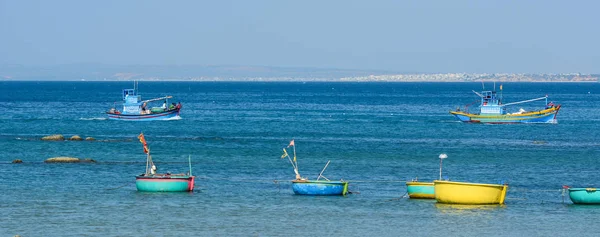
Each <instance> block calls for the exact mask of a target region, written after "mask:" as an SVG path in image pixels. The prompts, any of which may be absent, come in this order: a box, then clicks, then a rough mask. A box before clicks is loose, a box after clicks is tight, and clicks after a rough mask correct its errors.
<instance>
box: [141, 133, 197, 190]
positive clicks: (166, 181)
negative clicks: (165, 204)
mask: <svg viewBox="0 0 600 237" xmlns="http://www.w3.org/2000/svg"><path fill="white" fill-rule="evenodd" d="M138 138H139V139H140V142H141V143H142V144H143V145H144V153H146V172H145V173H143V174H141V175H138V176H136V177H135V186H136V188H137V190H138V191H140V192H191V191H193V190H194V179H195V176H192V164H191V158H190V157H188V161H189V164H190V165H189V166H190V167H189V168H190V170H189V172H188V173H187V174H171V173H166V174H158V173H156V165H154V162H153V161H152V156H150V149H149V148H148V144H147V143H146V139H145V138H144V134H143V133H141V134H140V135H139V136H138Z"/></svg>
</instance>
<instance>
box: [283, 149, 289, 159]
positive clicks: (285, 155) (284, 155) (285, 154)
mask: <svg viewBox="0 0 600 237" xmlns="http://www.w3.org/2000/svg"><path fill="white" fill-rule="evenodd" d="M287 156H288V153H287V151H286V150H285V148H283V155H281V159H283V158H285V157H287Z"/></svg>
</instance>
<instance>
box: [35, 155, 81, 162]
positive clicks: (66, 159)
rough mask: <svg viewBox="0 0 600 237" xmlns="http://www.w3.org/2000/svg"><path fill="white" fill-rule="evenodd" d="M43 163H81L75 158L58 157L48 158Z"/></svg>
mask: <svg viewBox="0 0 600 237" xmlns="http://www.w3.org/2000/svg"><path fill="white" fill-rule="evenodd" d="M44 162H45V163H79V162H81V160H80V159H79V158H75V157H66V156H59V157H52V158H48V159H46V160H45V161H44Z"/></svg>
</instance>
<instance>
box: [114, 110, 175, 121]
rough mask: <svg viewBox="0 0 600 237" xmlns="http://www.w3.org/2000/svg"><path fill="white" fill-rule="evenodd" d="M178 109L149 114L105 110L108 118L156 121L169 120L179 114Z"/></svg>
mask: <svg viewBox="0 0 600 237" xmlns="http://www.w3.org/2000/svg"><path fill="white" fill-rule="evenodd" d="M179 110H180V109H174V110H169V111H165V112H161V113H151V114H117V113H110V112H106V114H107V115H108V119H110V120H125V121H156V120H170V119H173V118H176V117H177V116H179Z"/></svg>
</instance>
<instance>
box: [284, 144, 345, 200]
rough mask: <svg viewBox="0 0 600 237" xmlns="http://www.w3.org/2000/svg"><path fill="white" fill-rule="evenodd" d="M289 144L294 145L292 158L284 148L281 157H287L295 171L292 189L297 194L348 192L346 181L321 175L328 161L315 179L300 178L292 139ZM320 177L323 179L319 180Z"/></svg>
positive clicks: (337, 193)
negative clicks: (332, 179) (333, 179)
mask: <svg viewBox="0 0 600 237" xmlns="http://www.w3.org/2000/svg"><path fill="white" fill-rule="evenodd" d="M290 146H293V147H294V159H293V160H292V158H290V156H289V155H288V153H287V151H286V150H285V148H283V155H282V156H281V158H282V159H283V158H286V157H287V158H288V160H289V161H290V163H291V164H292V167H294V173H296V179H295V180H292V190H293V191H294V193H295V194H297V195H312V196H333V195H346V194H347V193H348V182H346V181H342V180H340V181H331V180H329V179H327V178H326V177H325V176H323V172H325V169H327V166H329V162H330V161H327V164H326V165H325V167H324V168H323V170H322V171H321V173H320V174H319V176H318V177H317V180H308V179H307V178H302V177H301V176H300V173H299V172H298V160H297V159H296V145H295V144H294V140H292V141H291V142H290V145H288V146H287V147H288V148H289V147H290ZM321 178H323V179H325V180H320V179H321Z"/></svg>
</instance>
